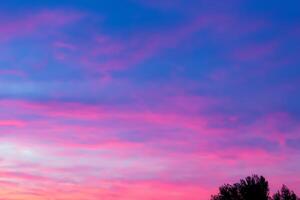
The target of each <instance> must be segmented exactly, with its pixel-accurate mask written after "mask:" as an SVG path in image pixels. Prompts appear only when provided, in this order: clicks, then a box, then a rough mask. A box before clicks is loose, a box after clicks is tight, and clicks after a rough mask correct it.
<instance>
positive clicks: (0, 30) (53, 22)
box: [0, 10, 82, 41]
mask: <svg viewBox="0 0 300 200" xmlns="http://www.w3.org/2000/svg"><path fill="white" fill-rule="evenodd" d="M81 16H82V15H81V14H78V13H74V12H63V11H59V10H54V11H50V10H44V11H39V12H37V13H34V14H27V15H25V16H22V17H20V18H19V17H16V18H12V19H9V20H6V21H5V20H2V21H0V39H1V40H4V41H6V40H8V39H12V38H15V37H22V36H28V35H30V34H36V32H37V31H40V30H41V29H45V28H57V27H63V26H64V25H66V24H70V23H72V22H74V21H76V20H78V19H80V18H81Z"/></svg>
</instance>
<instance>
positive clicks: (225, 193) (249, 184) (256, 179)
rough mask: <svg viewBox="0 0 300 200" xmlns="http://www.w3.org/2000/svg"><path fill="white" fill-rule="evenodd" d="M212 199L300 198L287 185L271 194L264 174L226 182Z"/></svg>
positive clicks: (264, 199)
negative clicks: (235, 181)
mask: <svg viewBox="0 0 300 200" xmlns="http://www.w3.org/2000/svg"><path fill="white" fill-rule="evenodd" d="M211 200H300V199H299V198H298V197H297V196H296V194H295V193H294V192H293V191H290V190H289V189H288V188H287V187H286V186H285V185H284V186H283V187H282V189H281V191H278V192H277V193H276V194H274V195H273V198H271V197H270V195H269V184H268V182H267V181H266V179H265V178H264V177H263V176H257V175H253V176H248V177H246V178H245V179H242V180H240V182H239V183H235V184H233V185H230V184H225V185H223V186H221V187H220V188H219V193H218V194H217V195H212V196H211Z"/></svg>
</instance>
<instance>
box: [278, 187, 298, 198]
mask: <svg viewBox="0 0 300 200" xmlns="http://www.w3.org/2000/svg"><path fill="white" fill-rule="evenodd" d="M273 200H299V198H298V197H297V195H296V194H295V193H294V192H293V191H291V190H289V189H288V188H287V187H286V186H285V185H283V186H282V188H281V191H278V192H277V193H276V194H274V195H273Z"/></svg>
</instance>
